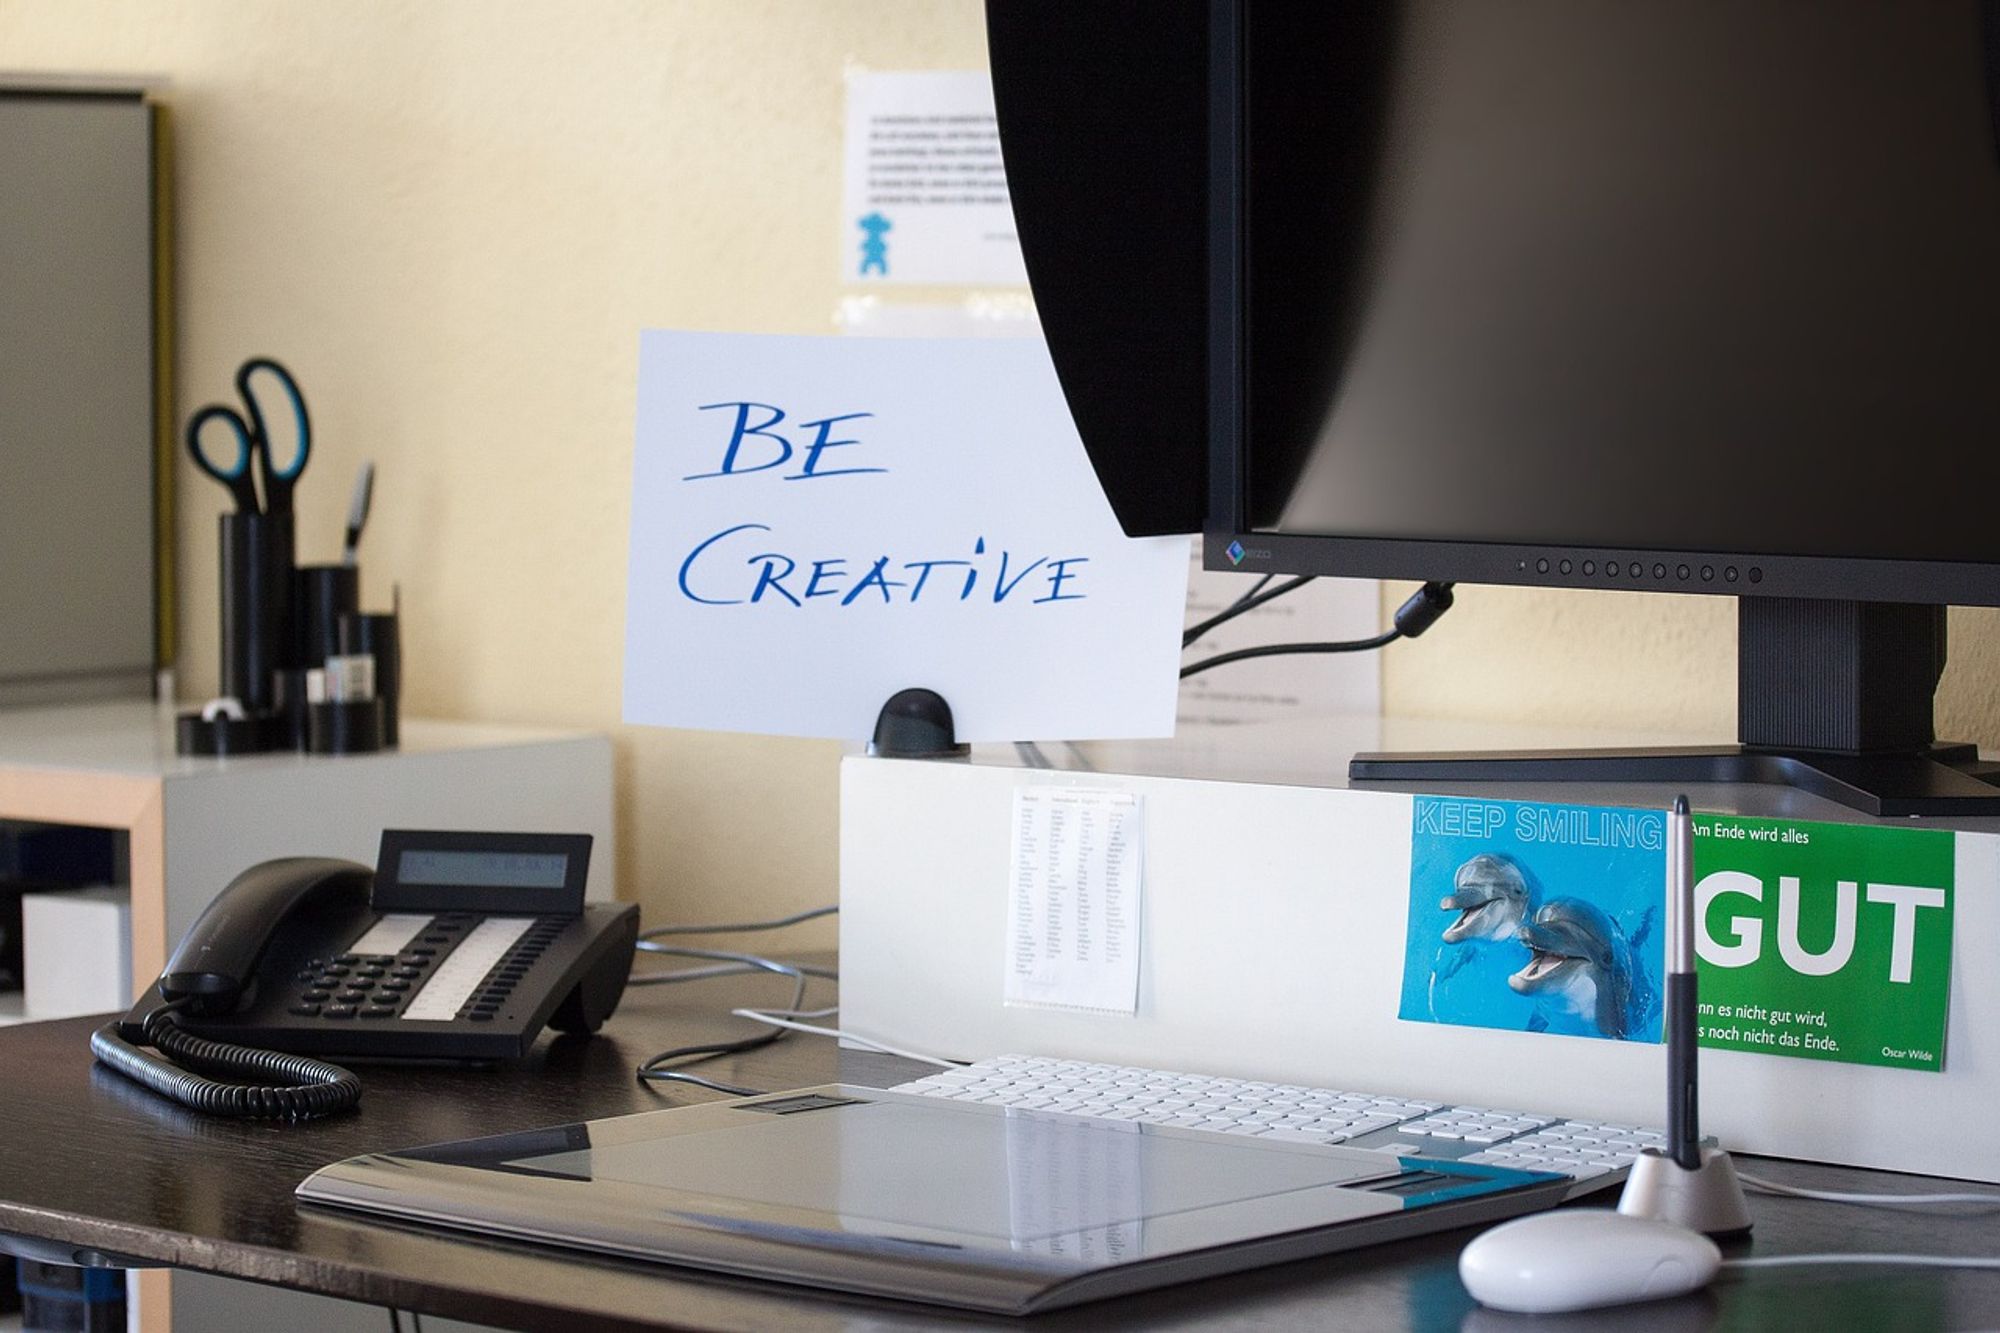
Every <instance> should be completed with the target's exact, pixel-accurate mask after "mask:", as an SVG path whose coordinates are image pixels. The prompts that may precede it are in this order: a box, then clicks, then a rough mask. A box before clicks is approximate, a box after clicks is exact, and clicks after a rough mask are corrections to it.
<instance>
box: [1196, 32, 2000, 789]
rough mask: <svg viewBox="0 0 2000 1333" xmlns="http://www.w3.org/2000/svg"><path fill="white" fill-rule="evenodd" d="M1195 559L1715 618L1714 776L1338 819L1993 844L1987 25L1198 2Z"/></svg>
mask: <svg viewBox="0 0 2000 1333" xmlns="http://www.w3.org/2000/svg"><path fill="white" fill-rule="evenodd" d="M1210 19H1211V27H1210V31H1209V43H1210V52H1209V55H1210V86H1209V93H1210V96H1211V99H1212V100H1211V121H1210V128H1211V143H1210V163H1209V165H1210V173H1211V174H1210V190H1209V193H1210V207H1211V210H1212V211H1211V227H1210V241H1211V249H1210V281H1211V296H1212V299H1211V301H1210V309H1209V314H1210V320H1211V335H1212V336H1211V343H1210V357H1209V360H1210V367H1209V375H1210V381H1209V382H1210V387H1211V394H1210V412H1211V417H1212V422H1211V426H1212V429H1211V468H1210V487H1211V498H1210V511H1209V522H1208V524H1207V528H1206V535H1205V552H1206V555H1205V559H1206V563H1207V564H1208V565H1209V566H1210V567H1213V568H1225V569H1228V568H1234V569H1241V570H1246V571H1252V572H1259V573H1269V572H1280V573H1293V574H1333V575H1353V576H1363V577H1381V578H1411V579H1436V580H1454V581H1460V582H1473V583H1492V584H1520V585H1527V586H1532V587H1547V588H1613V589H1638V590H1643V591H1648V592H1679V593H1699V594H1709V595H1716V596H1734V597H1736V598H1738V599H1739V607H1740V635H1739V647H1738V652H1739V655H1740V656H1739V663H1740V666H1739V675H1740V682H1739V683H1740V699H1739V710H1740V719H1739V740H1740V742H1741V744H1739V745H1736V746H1730V747H1725V748H1721V749H1705V750H1667V751H1640V752H1625V753H1619V754H1605V753H1599V754H1546V753H1544V754H1514V755H1483V756H1482V755H1422V756H1411V755H1404V756H1361V757H1359V758H1357V759H1356V760H1355V762H1354V766H1353V770H1352V772H1353V776H1355V777H1357V778H1394V779H1400V780H1404V781H1432V780H1446V779H1452V780H1462V779H1481V778H1496V779H1497V778H1506V779H1516V780H1549V779H1561V778H1591V779H1611V780H1620V779H1625V780H1646V781H1670V782H1701V781H1732V782H1741V781H1778V782H1788V783H1792V784H1795V785H1798V786H1802V787H1805V788H1807V789H1809V790H1812V791H1815V792H1817V793H1819V794H1821V795H1824V796H1828V797H1831V798H1834V799H1837V800H1840V801H1843V802H1845V803H1847V804H1850V805H1853V806H1855V807H1858V808H1860V809H1863V810H1866V811H1870V812H1872V813H1879V814H1919V813H1942V812H1946V811H1951V812H1959V813H1996V812H2000V788H1996V787H1994V786H1992V785H1989V784H1988V783H1986V782H1985V781H1983V780H1982V778H1981V775H1982V773H1983V772H1984V771H1985V770H1984V769H1983V768H1982V766H1981V765H1980V764H1979V762H1978V760H1977V756H1976V754H1975V753H1974V752H1973V751H1972V750H1971V748H1970V747H1966V746H1956V747H1952V746H1938V745H1936V744H1934V741H1933V731H1932V695H1933V692H1934V690H1935V687H1936V684H1937V681H1938V676H1939V672H1940V671H1941V670H1942V667H1943V662H1944V610H1943V608H1944V606H1945V605H1946V604H1967V605H1985V606H1992V605H2000V6H1996V4H1995V3H1993V0H1985V2H1984V3H1982V2H1981V0H1957V2H1956V3H1950V2H1947V0H1934V2H1931V0H1927V2H1926V3H1906V4H1883V3H1880V0H1819V2H1818V3H1815V4H1811V5H1804V6H1802V5H1798V4H1796V3H1792V2H1791V0H1634V2H1633V3H1624V4H1605V3H1603V2H1602V0H1520V2H1519V3H1514V4H1506V5H1497V4H1492V3H1490V2H1489V0H1393V2H1382V3H1369V2H1367V0H1360V2H1357V3H1343V4H1327V5H1304V4H1289V3H1282V2H1281V0H1213V3H1212V5H1211V12H1210Z"/></svg>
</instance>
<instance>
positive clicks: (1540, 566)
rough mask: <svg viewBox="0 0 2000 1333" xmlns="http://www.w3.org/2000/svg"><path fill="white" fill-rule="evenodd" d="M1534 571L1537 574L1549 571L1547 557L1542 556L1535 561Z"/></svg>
mask: <svg viewBox="0 0 2000 1333" xmlns="http://www.w3.org/2000/svg"><path fill="white" fill-rule="evenodd" d="M1535 572H1536V573H1537V574H1546V573H1548V572H1549V558H1548V557H1547V556H1543V557H1542V558H1541V559H1540V560H1537V561H1536V562H1535Z"/></svg>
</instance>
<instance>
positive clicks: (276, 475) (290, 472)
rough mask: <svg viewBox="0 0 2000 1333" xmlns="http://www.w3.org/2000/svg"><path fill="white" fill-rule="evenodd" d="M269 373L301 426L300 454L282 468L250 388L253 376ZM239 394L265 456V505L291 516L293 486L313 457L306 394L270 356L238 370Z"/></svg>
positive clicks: (260, 358)
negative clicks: (264, 372) (275, 380)
mask: <svg viewBox="0 0 2000 1333" xmlns="http://www.w3.org/2000/svg"><path fill="white" fill-rule="evenodd" d="M259 370H262V371H268V372H269V373H270V374H271V375H272V376H274V377H275V378H276V379H277V381H278V384H279V386H280V387H281V388H283V389H284V391H285V396H286V397H287V398H289V399H291V402H292V417H293V419H294V421H295V422H296V423H297V425H298V452H297V453H296V454H294V455H293V456H292V457H291V458H290V459H288V460H286V462H285V463H284V465H283V466H280V465H279V463H278V460H277V458H276V457H275V456H274V455H273V452H272V449H271V433H270V430H269V429H268V427H267V426H266V424H265V421H264V409H263V405H262V404H261V403H259V402H258V401H257V394H256V391H255V390H253V389H252V388H251V387H250V376H251V375H252V374H253V373H254V372H256V371H259ZM236 392H237V393H238V394H239V395H241V397H242V399H243V406H244V407H245V408H247V409H249V413H250V437H251V440H252V441H253V443H254V444H255V445H256V448H257V451H258V453H259V454H260V456H261V457H262V460H263V461H262V464H261V468H262V472H263V482H264V506H265V508H266V509H267V510H269V511H270V512H271V513H274V514H281V513H288V512H290V510H291V507H292V484H293V483H294V482H296V481H297V480H298V479H299V474H300V473H301V472H304V471H305V470H306V460H307V459H309V458H311V457H312V418H311V417H309V416H308V415H307V414H306V400H305V395H304V394H302V393H300V392H299V382H298V381H297V380H295V379H293V378H292V372H291V371H289V370H286V369H285V368H284V367H283V366H282V365H279V364H278V363H277V362H276V361H273V360H272V359H271V358H270V357H267V356H255V357H251V358H250V359H249V360H248V361H245V362H244V363H243V364H242V365H241V366H240V367H238V368H237V371H236Z"/></svg>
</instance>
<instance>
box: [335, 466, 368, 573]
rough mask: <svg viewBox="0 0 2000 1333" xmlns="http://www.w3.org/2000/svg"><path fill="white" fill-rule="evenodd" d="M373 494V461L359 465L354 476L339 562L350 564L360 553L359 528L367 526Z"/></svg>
mask: <svg viewBox="0 0 2000 1333" xmlns="http://www.w3.org/2000/svg"><path fill="white" fill-rule="evenodd" d="M374 494H375V462H374V460H373V459H370V460H369V461H368V462H366V463H363V464H362V465H361V471H360V472H359V473H358V474H356V476H355V478H354V498H353V499H352V500H350V501H349V502H348V505H347V540H346V541H344V542H343V543H342V544H341V553H340V563H341V564H343V565H352V564H354V563H356V561H357V559H358V557H359V556H360V554H361V529H363V528H364V527H366V526H368V502H369V501H370V500H371V499H372V498H373V497H374Z"/></svg>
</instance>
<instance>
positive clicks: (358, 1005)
mask: <svg viewBox="0 0 2000 1333" xmlns="http://www.w3.org/2000/svg"><path fill="white" fill-rule="evenodd" d="M471 919H472V918H471V917H470V916H469V915H468V914H466V913H463V912H447V913H444V914H441V915H439V916H438V917H436V918H435V919H434V920H433V921H432V922H431V924H430V925H428V926H427V927H425V928H424V931H423V933H422V934H421V935H420V936H418V938H417V940H416V941H414V942H412V944H411V945H410V946H409V947H407V948H405V949H404V950H403V951H402V952H401V953H399V954H396V955H394V956H391V955H388V954H354V953H342V954H334V955H331V956H329V957H325V958H310V959H307V960H306V965H305V966H304V967H302V968H300V969H299V970H298V972H297V973H296V974H294V978H293V979H294V980H295V981H297V982H298V983H299V986H300V987H301V989H300V991H299V992H298V996H297V999H296V1001H295V1002H294V1003H293V1004H292V1005H290V1006H289V1007H288V1009H287V1010H286V1012H288V1013H290V1014H292V1015H293V1016H295V1017H298V1018H394V1017H395V1016H396V1014H397V1013H398V1012H399V1011H400V1010H401V1008H402V1006H403V1004H404V1003H405V1002H406V1001H407V1000H408V999H409V998H410V993H411V990H412V988H413V987H421V986H422V984H423V979H424V978H425V976H427V975H428V973H429V972H430V969H431V967H432V966H433V965H434V964H436V962H437V961H438V955H439V952H440V950H441V949H442V950H444V951H446V952H448V951H449V948H450V946H451V945H453V944H455V943H456V942H457V941H458V940H459V938H461V937H462V936H463V935H464V933H465V930H466V928H467V923H468V922H469V921H470V920H471ZM485 1016H487V1017H490V1016H491V1015H490V1013H489V1014H487V1015H485Z"/></svg>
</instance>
